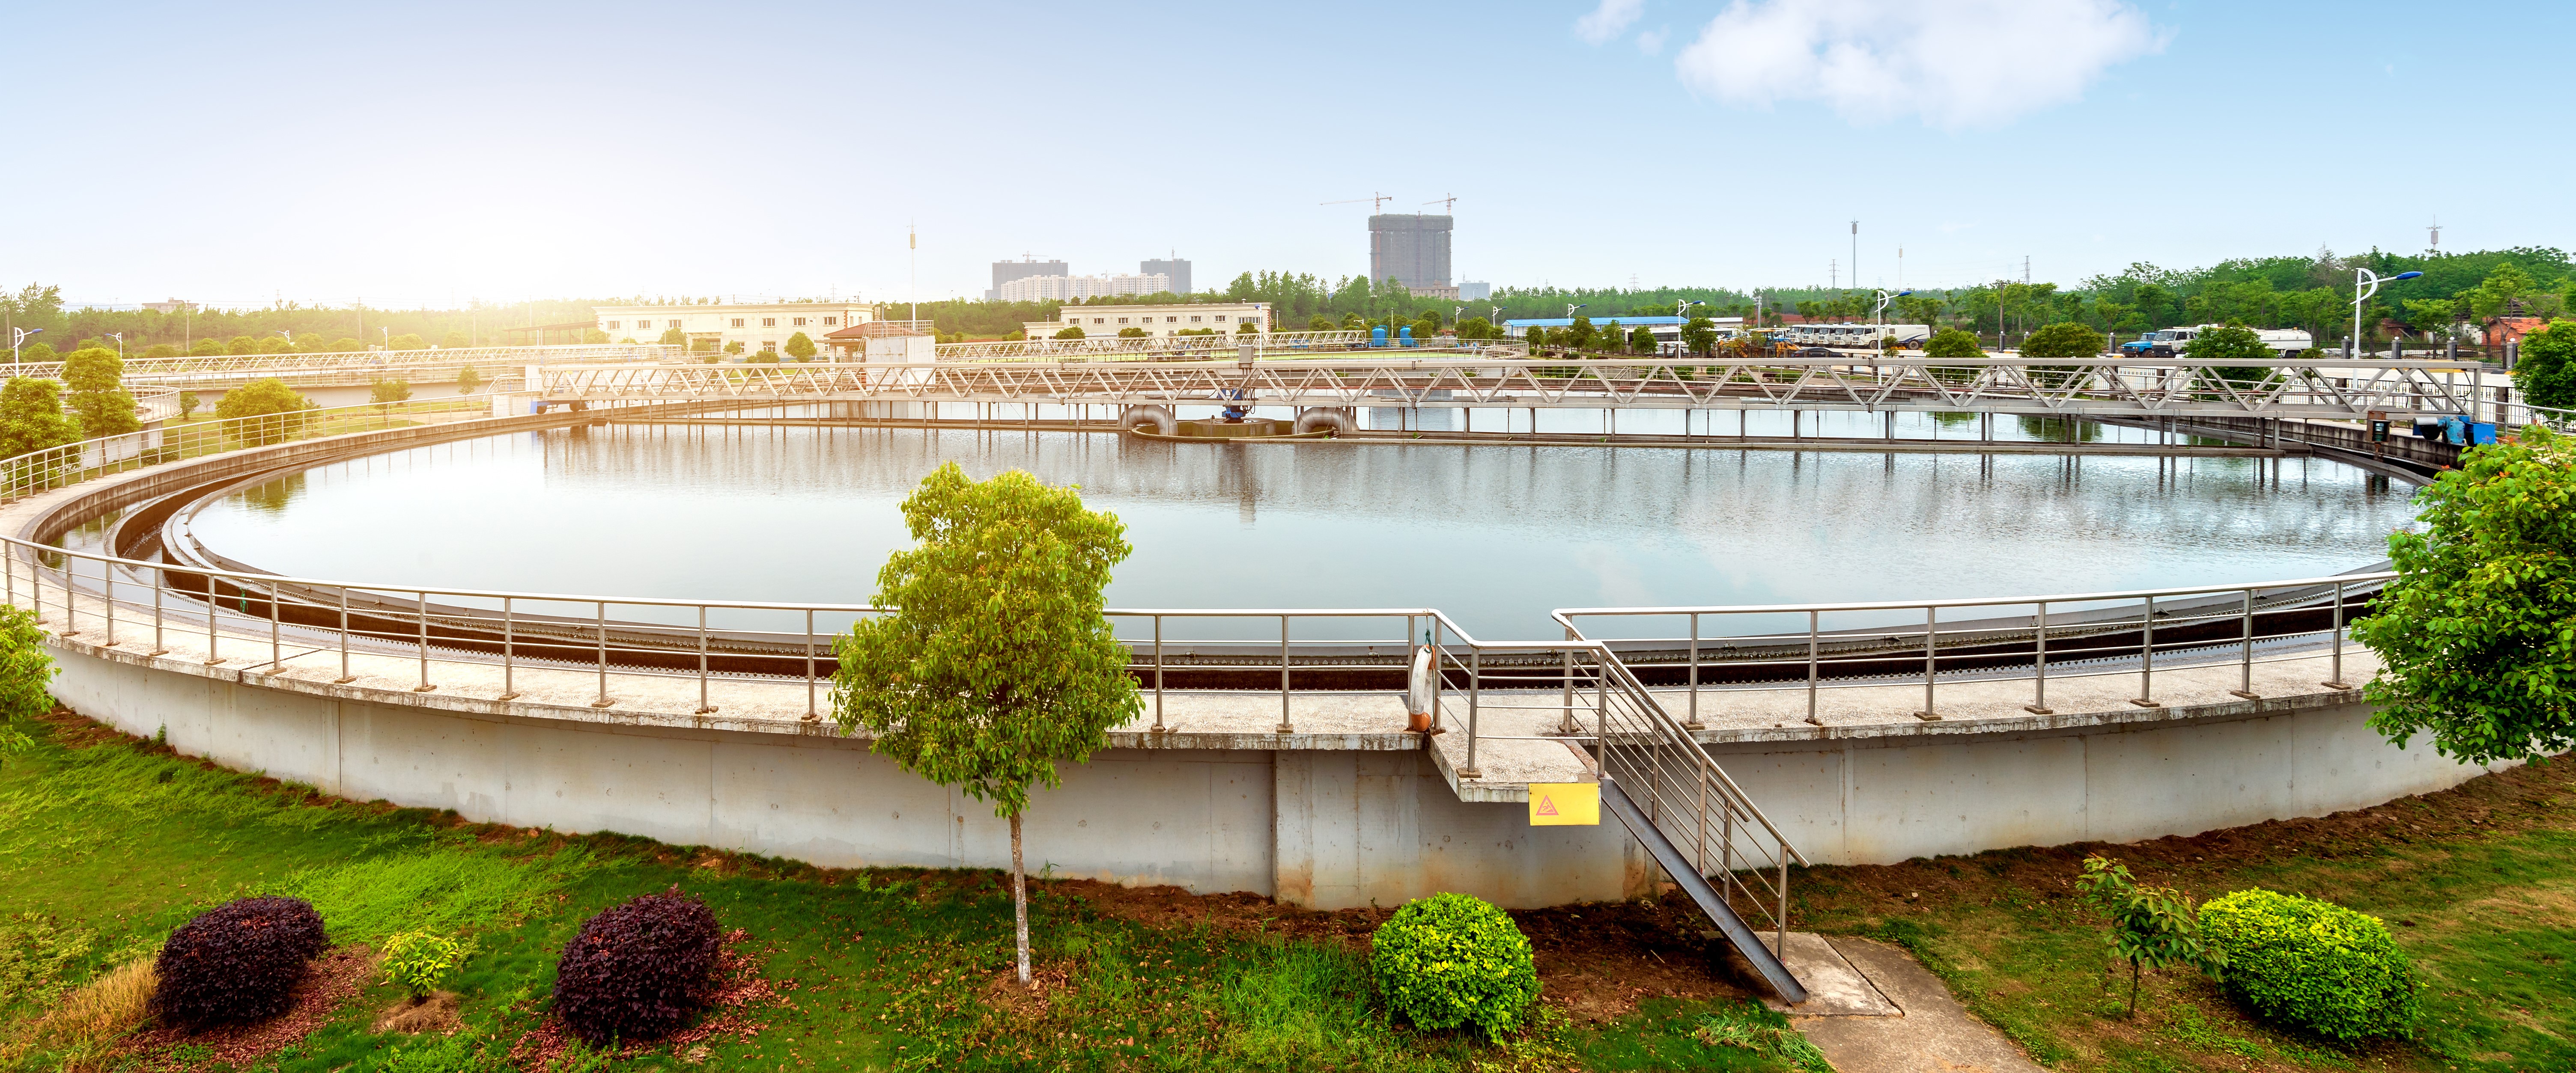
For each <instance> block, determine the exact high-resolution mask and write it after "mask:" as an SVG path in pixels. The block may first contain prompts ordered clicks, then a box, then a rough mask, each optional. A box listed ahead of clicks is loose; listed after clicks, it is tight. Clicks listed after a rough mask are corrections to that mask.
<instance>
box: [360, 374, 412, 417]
mask: <svg viewBox="0 0 2576 1073" xmlns="http://www.w3.org/2000/svg"><path fill="white" fill-rule="evenodd" d="M409 398H411V383H410V382H409V381H406V380H400V379H396V380H383V379H379V380H377V381H376V382H375V384H374V385H373V386H371V387H369V388H368V389H367V401H368V402H372V403H375V404H376V408H377V409H380V410H383V411H386V412H388V413H391V412H392V411H393V408H394V404H395V403H397V402H402V401H404V400H406V399H409Z"/></svg>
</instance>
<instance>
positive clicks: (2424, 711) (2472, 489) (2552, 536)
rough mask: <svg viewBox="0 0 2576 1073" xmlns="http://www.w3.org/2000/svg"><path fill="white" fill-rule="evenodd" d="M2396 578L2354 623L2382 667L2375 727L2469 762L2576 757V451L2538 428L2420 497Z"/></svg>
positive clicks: (2399, 536) (2394, 552) (2483, 450)
mask: <svg viewBox="0 0 2576 1073" xmlns="http://www.w3.org/2000/svg"><path fill="white" fill-rule="evenodd" d="M2415 501H2416V503H2417V504H2419V505H2421V506H2422V507H2423V508H2424V511H2423V513H2422V514H2421V515H2419V516H2418V517H2419V518H2420V519H2421V520H2422V522H2423V523H2424V527H2423V529H2422V530H2421V531H2419V532H2408V531H2405V530H2399V531H2398V532H2395V533H2391V534H2389V536H2388V556H2389V558H2390V559H2393V560H2395V563H2396V567H2397V580H2395V581H2391V582H2389V583H2388V586H2387V587H2386V588H2384V589H2381V590H2380V592H2379V595H2378V596H2376V597H2374V598H2372V600H2371V613H2370V614H2369V615H2367V616H2365V617H2363V618H2361V619H2359V620H2357V621H2355V622H2354V623H2353V624H2352V633H2353V637H2354V638H2355V639H2356V640H2359V641H2360V642H2361V643H2363V644H2366V645H2369V646H2370V648H2371V650H2372V651H2374V652H2377V653H2378V654H2379V658H2380V671H2379V674H2378V676H2377V677H2375V678H2373V679H2371V681H2370V683H2369V685H2368V686H2366V687H2365V690H2364V692H2365V695H2366V696H2368V697H2369V698H2370V701H2371V703H2373V704H2376V705H2378V706H2379V711H2378V714H2376V715H2373V716H2371V717H2370V725H2371V726H2372V727H2373V728H2375V729H2377V730H2378V731H2379V732H2380V734H2382V735H2384V736H2386V737H2387V738H2388V739H2389V740H2391V741H2394V742H2396V743H2397V744H2398V745H2399V746H2404V745H2405V744H2406V743H2407V741H2408V740H2409V739H2411V738H2413V737H2414V736H2415V735H2416V734H2418V733H2424V734H2429V735H2431V736H2432V739H2433V748H2434V749H2436V750H2438V751H2440V752H2441V753H2442V755H2444V756H2448V757H2451V758H2453V759H2455V760H2458V761H2460V762H2462V763H2468V764H2487V763H2493V762H2496V761H2499V760H2524V759H2530V758H2533V757H2543V756H2552V755H2555V754H2558V753H2561V752H2565V751H2567V750H2568V749H2570V748H2576V627H2571V625H2570V624H2571V623H2576V559H2571V558H2570V557H2569V555H2568V549H2570V548H2576V440H2571V439H2569V438H2568V437H2566V436H2564V435H2561V434H2559V433H2555V432H2552V431H2550V430H2549V429H2547V428H2545V427H2543V426H2539V425H2527V426H2524V427H2523V429H2522V430H2521V431H2520V432H2518V433H2516V434H2515V435H2514V437H2513V438H2512V439H2511V440H2509V441H2507V442H2504V443H2498V444H2492V445H2489V446H2485V447H2477V448H2472V449H2470V450H2469V452H2468V453H2467V454H2465V455H2463V456H2461V459H2460V468H2459V469H2455V470H2446V471H2444V472H2443V473H2442V475H2441V476H2440V477H2438V478H2436V479H2435V480H2434V481H2433V483H2431V484H2428V485H2425V486H2424V489H2423V490H2422V491H2420V492H2417V493H2415Z"/></svg>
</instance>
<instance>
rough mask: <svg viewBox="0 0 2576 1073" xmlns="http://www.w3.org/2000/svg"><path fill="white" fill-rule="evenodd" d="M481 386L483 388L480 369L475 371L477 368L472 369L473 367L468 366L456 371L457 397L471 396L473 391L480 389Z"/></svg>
mask: <svg viewBox="0 0 2576 1073" xmlns="http://www.w3.org/2000/svg"><path fill="white" fill-rule="evenodd" d="M482 386H483V370H481V369H477V368H475V367H473V366H471V365H468V366H466V367H464V368H462V369H458V370H456V393H457V394H459V395H471V394H473V393H474V391H475V389H477V388H480V387H482Z"/></svg>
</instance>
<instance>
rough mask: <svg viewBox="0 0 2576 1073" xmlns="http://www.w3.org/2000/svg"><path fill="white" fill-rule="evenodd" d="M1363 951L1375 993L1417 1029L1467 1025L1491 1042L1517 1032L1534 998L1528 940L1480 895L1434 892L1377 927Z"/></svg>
mask: <svg viewBox="0 0 2576 1073" xmlns="http://www.w3.org/2000/svg"><path fill="white" fill-rule="evenodd" d="M1369 951H1370V953H1369V972H1370V974H1371V975H1373V976H1375V977H1376V978H1377V987H1378V992H1379V994H1381V995H1384V996H1385V997H1386V1003H1387V1005H1388V1006H1389V1007H1391V1008H1393V1009H1394V1010H1395V1012H1397V1013H1399V1014H1402V1015H1404V1018H1405V1019H1406V1020H1409V1021H1411V1022H1413V1023H1414V1025H1415V1026H1417V1027H1420V1028H1456V1027H1458V1026H1460V1025H1474V1026H1476V1027H1477V1028H1479V1029H1482V1030H1483V1031H1484V1033H1485V1036H1486V1037H1487V1038H1489V1039H1498V1038H1500V1037H1501V1036H1502V1035H1503V1034H1504V1033H1506V1032H1509V1031H1511V1030H1513V1029H1515V1028H1518V1027H1520V1023H1521V1018H1522V1017H1523V1016H1524V1015H1526V1014H1527V1013H1528V1012H1529V1008H1530V1004H1531V1003H1533V1002H1536V1001H1538V968H1537V967H1536V966H1535V965H1533V964H1532V963H1531V961H1530V944H1529V938H1528V937H1527V936H1524V935H1522V934H1521V929H1520V926H1519V925H1517V924H1514V923H1512V918H1511V917H1510V916H1509V915H1507V914H1505V913H1504V912H1503V911H1502V910H1500V909H1496V908H1494V906H1493V905H1492V904H1491V903H1489V902H1486V901H1484V900H1483V899H1480V898H1475V897H1471V896H1469V895H1465V894H1434V895H1432V896H1430V897H1428V898H1423V899H1419V900H1417V901H1411V902H1406V903H1405V905H1404V908H1402V909H1398V910H1396V911H1395V915H1394V916H1392V917H1389V918H1387V922H1386V923H1385V924H1383V925H1380V926H1379V927H1378V929H1377V934H1376V935H1375V936H1374V937H1372V938H1371V939H1370V940H1369Z"/></svg>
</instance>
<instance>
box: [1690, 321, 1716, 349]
mask: <svg viewBox="0 0 2576 1073" xmlns="http://www.w3.org/2000/svg"><path fill="white" fill-rule="evenodd" d="M1715 346H1717V322H1716V321H1713V320H1710V319H1708V318H1707V317H1692V318H1691V319H1690V320H1689V322H1687V323H1685V324H1683V325H1682V349H1683V350H1686V351H1689V352H1691V353H1693V354H1700V355H1705V354H1707V353H1708V352H1709V350H1710V349H1711V348H1713V347H1715Z"/></svg>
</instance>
